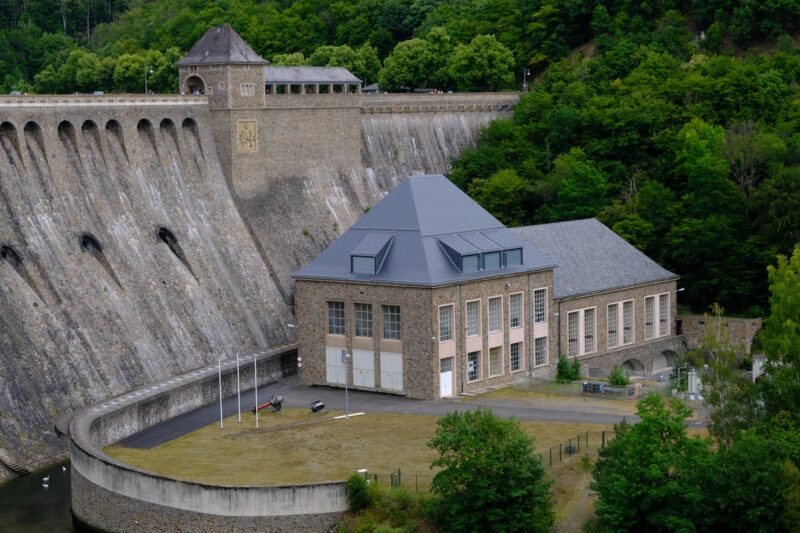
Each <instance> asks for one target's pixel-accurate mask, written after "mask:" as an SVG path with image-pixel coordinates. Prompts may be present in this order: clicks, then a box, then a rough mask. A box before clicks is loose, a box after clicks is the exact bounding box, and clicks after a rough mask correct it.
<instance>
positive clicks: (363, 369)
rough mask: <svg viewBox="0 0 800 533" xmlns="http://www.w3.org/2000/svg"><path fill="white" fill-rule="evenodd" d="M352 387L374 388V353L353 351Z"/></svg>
mask: <svg viewBox="0 0 800 533" xmlns="http://www.w3.org/2000/svg"><path fill="white" fill-rule="evenodd" d="M353 385H355V386H356V387H369V388H370V389H372V388H375V352H373V351H371V350H353Z"/></svg>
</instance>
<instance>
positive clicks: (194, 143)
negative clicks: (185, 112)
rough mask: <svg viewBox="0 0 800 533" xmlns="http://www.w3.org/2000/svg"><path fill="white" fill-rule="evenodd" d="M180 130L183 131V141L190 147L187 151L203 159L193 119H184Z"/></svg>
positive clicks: (197, 131) (198, 134) (201, 147)
mask: <svg viewBox="0 0 800 533" xmlns="http://www.w3.org/2000/svg"><path fill="white" fill-rule="evenodd" d="M181 128H182V129H183V140H184V142H187V143H188V144H189V146H190V148H189V150H190V151H194V152H195V154H196V155H198V154H199V155H200V156H201V157H203V158H205V153H203V144H202V143H201V142H200V131H199V130H198V129H197V122H195V121H194V119H193V118H185V119H183V122H182V123H181Z"/></svg>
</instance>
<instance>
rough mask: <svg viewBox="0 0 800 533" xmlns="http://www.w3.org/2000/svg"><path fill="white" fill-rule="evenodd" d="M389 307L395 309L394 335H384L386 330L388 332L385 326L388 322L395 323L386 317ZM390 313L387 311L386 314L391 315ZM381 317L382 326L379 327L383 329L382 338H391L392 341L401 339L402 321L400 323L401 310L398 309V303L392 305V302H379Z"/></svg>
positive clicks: (401, 317)
mask: <svg viewBox="0 0 800 533" xmlns="http://www.w3.org/2000/svg"><path fill="white" fill-rule="evenodd" d="M389 308H395V309H397V322H396V324H397V336H396V337H388V336H387V335H386V334H387V332H388V329H387V327H386V326H387V325H388V324H389V323H392V324H394V323H395V322H394V321H393V320H391V321H390V320H387V319H386V317H387V311H388V310H389ZM392 314H393V313H391V312H389V315H388V316H391V315H392ZM381 318H382V319H383V321H382V322H383V324H382V328H381V329H382V330H383V331H382V334H383V337H382V338H383V339H385V340H392V341H399V340H402V335H401V331H402V325H403V323H402V319H403V316H402V310H401V309H400V306H399V305H394V304H381Z"/></svg>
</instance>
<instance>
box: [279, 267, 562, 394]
mask: <svg viewBox="0 0 800 533" xmlns="http://www.w3.org/2000/svg"><path fill="white" fill-rule="evenodd" d="M297 287H298V290H297V293H296V301H295V304H296V312H297V325H298V328H299V330H300V331H302V332H303V334H302V335H301V336H300V338H299V339H298V355H299V356H300V357H301V359H302V367H301V369H300V379H301V381H302V382H303V383H304V384H307V385H325V384H329V383H330V382H329V381H328V379H327V377H326V348H339V349H344V350H346V351H347V352H348V353H350V354H352V353H353V350H365V351H371V352H373V358H374V361H373V364H374V376H375V381H374V383H375V384H374V386H373V387H360V386H358V385H354V383H355V381H356V378H355V376H354V372H355V370H354V369H355V368H356V362H355V359H354V360H353V362H352V363H351V364H350V366H349V367H348V383H349V384H350V386H352V387H354V388H364V389H366V390H378V391H382V392H391V393H398V392H400V393H402V394H406V395H408V396H409V397H411V398H421V399H434V398H439V397H440V392H441V388H440V387H441V384H440V383H439V376H440V360H441V359H444V358H447V357H453V358H454V364H453V378H452V379H453V388H452V394H459V393H462V392H467V391H470V390H475V389H479V388H482V387H486V386H489V385H496V384H501V383H509V382H511V381H512V380H513V379H514V378H515V377H516V373H514V372H512V371H511V368H510V358H509V348H510V344H511V343H512V342H521V343H522V345H523V349H522V353H521V358H522V361H521V368H520V370H519V372H520V373H524V372H525V371H527V370H529V369H530V367H532V361H533V338H534V331H536V332H538V333H537V334H536V336H547V335H548V333H547V324H546V323H545V324H539V325H534V324H533V315H532V310H533V304H532V294H533V292H532V291H533V290H535V289H540V288H544V289H546V290H547V295H548V300H547V307H548V308H551V307H552V300H551V299H550V296H549V295H551V294H552V270H546V271H540V272H533V273H528V274H517V275H512V276H498V277H494V278H489V279H483V280H479V281H473V282H468V283H463V284H458V285H448V286H443V287H432V288H431V287H407V286H397V285H394V286H393V285H378V284H369V283H361V284H354V283H343V282H325V281H310V280H298V282H297ZM515 293H521V294H522V295H523V317H522V324H521V327H520V328H518V329H516V330H515V329H512V328H510V327H509V324H508V308H509V295H511V294H515ZM494 297H501V298H502V303H501V309H502V318H501V324H502V325H501V329H500V331H499V332H495V333H489V331H488V329H489V328H488V312H487V305H488V300H489V298H494ZM475 300H479V301H480V309H481V312H480V334H479V335H477V336H475V337H470V338H468V337H466V330H465V326H466V322H465V316H466V303H467V302H468V301H475ZM329 301H337V302H344V309H345V332H346V334H345V335H328V333H327V327H328V316H327V312H328V310H327V302H329ZM356 303H369V304H372V317H373V318H372V332H373V336H372V338H365V337H356V336H355V335H354V328H355V324H354V313H355V312H354V304H356ZM450 304H452V305H453V310H454V317H453V340H452V341H448V342H439V326H438V324H439V307H440V306H443V305H450ZM382 305H399V306H400V316H401V319H400V323H401V333H400V341H399V342H398V341H394V340H391V341H387V340H385V339H383V338H382V332H383V323H382V320H383V317H382V312H381V306H382ZM491 347H500V348H501V353H502V370H501V372H500V373H498V374H497V375H491V373H490V369H489V357H488V354H489V349H490V348H491ZM383 351H385V352H391V353H402V354H403V356H402V361H403V377H402V382H403V386H402V391H397V390H391V389H387V388H386V387H384V386H383V385H382V383H381V379H380V376H381V352H383ZM474 351H479V352H480V353H481V355H480V371H479V374H480V377H479V379H477V380H474V381H471V382H470V381H469V380H468V379H467V355H466V354H467V353H468V352H474Z"/></svg>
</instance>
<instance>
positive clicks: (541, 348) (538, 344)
mask: <svg viewBox="0 0 800 533" xmlns="http://www.w3.org/2000/svg"><path fill="white" fill-rule="evenodd" d="M545 363H547V337H537V338H535V339H533V364H534V365H536V366H542V365H543V364H545Z"/></svg>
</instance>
